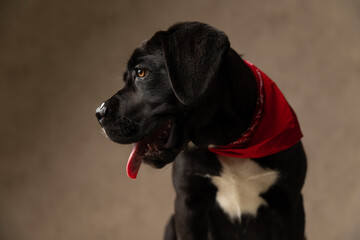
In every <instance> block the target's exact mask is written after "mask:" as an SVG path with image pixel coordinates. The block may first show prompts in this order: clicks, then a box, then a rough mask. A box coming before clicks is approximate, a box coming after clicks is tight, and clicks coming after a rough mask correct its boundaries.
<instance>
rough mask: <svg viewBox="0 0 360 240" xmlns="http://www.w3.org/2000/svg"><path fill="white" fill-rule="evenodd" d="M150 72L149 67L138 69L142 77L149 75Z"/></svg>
mask: <svg viewBox="0 0 360 240" xmlns="http://www.w3.org/2000/svg"><path fill="white" fill-rule="evenodd" d="M148 73H149V70H147V69H143V68H140V69H136V75H137V76H138V77H140V78H144V77H146V76H147V75H148Z"/></svg>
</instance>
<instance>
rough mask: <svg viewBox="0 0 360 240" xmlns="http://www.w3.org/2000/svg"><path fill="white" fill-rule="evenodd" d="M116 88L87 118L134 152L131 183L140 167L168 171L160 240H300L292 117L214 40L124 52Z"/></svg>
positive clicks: (298, 161) (267, 86)
mask: <svg viewBox="0 0 360 240" xmlns="http://www.w3.org/2000/svg"><path fill="white" fill-rule="evenodd" d="M124 82H125V85H124V88H123V89H121V90H120V91H118V92H117V93H116V94H115V95H114V96H112V97H111V98H110V99H109V100H107V101H105V102H103V103H102V104H101V105H100V107H99V108H97V110H96V116H97V118H98V120H99V122H100V125H101V127H102V129H103V130H104V132H105V133H106V135H107V136H108V137H109V138H110V139H111V140H113V141H115V142H117V143H120V144H130V143H133V144H134V145H133V151H132V153H131V154H130V157H129V160H128V164H127V172H128V175H129V177H130V178H136V175H137V173H138V170H139V168H140V165H141V164H142V163H146V164H150V165H151V166H153V167H155V168H162V167H163V166H165V165H166V164H169V163H171V162H174V163H173V185H174V187H175V190H176V194H177V196H176V201H175V213H174V215H173V216H172V217H171V218H170V221H169V222H168V225H167V227H166V231H165V239H166V240H170V239H172V240H174V239H178V240H190V239H194V240H201V239H212V240H232V239H239V240H240V239H241V240H250V239H251V240H260V239H261V240H303V239H305V237H304V225H305V217H304V209H303V200H302V194H301V189H302V186H303V184H304V179H305V172H306V157H305V153H304V149H303V146H302V143H301V140H300V139H301V137H302V134H301V131H300V128H299V125H298V121H297V119H296V115H295V113H294V112H293V111H292V109H291V107H290V106H289V105H288V103H287V102H286V100H285V98H284V96H283V95H282V94H281V92H280V91H279V89H278V88H277V87H276V85H275V83H274V82H272V81H271V80H270V79H269V78H268V77H267V76H266V75H265V74H264V73H263V72H261V71H260V70H259V69H258V68H257V67H255V66H254V65H253V64H251V63H250V62H247V61H246V60H243V59H242V58H241V56H240V55H238V54H237V53H236V52H235V50H234V49H232V48H231V47H230V43H229V40H228V37H227V36H226V35H225V34H224V33H223V32H221V31H219V30H217V29H215V28H213V27H211V26H209V25H206V24H203V23H199V22H183V23H178V24H175V25H173V26H172V27H170V28H169V29H168V30H167V31H159V32H157V33H156V34H155V35H154V36H153V37H152V38H151V39H149V40H148V41H146V42H144V43H143V44H142V45H141V46H140V47H138V48H137V49H135V51H134V52H133V54H132V56H131V58H130V60H129V61H128V64H127V69H126V72H125V73H124ZM169 200H170V199H169Z"/></svg>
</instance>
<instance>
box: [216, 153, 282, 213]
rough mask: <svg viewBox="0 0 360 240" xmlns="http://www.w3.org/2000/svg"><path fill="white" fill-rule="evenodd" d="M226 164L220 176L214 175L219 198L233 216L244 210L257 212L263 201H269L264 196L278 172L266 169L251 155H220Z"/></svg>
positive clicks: (222, 161) (227, 211) (263, 203)
mask: <svg viewBox="0 0 360 240" xmlns="http://www.w3.org/2000/svg"><path fill="white" fill-rule="evenodd" d="M218 159H219V161H220V163H221V165H222V171H221V174H220V176H211V177H210V178H211V180H212V183H213V184H214V185H215V186H216V187H217V189H218V191H217V194H216V201H217V203H218V204H219V206H220V207H221V208H222V210H223V211H224V212H225V213H226V214H227V215H228V216H229V217H230V218H231V219H240V217H241V214H251V215H256V213H257V210H258V208H259V207H260V206H261V205H267V203H266V201H265V200H264V199H263V198H262V197H261V196H260V194H261V193H264V192H266V191H267V190H268V189H269V188H270V187H271V186H272V185H273V184H274V183H275V182H276V179H277V177H278V173H277V172H276V171H274V170H271V169H266V168H263V167H261V166H260V165H258V164H257V163H256V162H254V161H252V160H250V159H243V158H231V157H225V156H220V155H218Z"/></svg>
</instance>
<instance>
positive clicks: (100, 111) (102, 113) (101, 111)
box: [95, 102, 106, 121]
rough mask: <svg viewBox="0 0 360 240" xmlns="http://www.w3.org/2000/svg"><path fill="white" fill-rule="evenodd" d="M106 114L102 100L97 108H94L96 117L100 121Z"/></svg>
mask: <svg viewBox="0 0 360 240" xmlns="http://www.w3.org/2000/svg"><path fill="white" fill-rule="evenodd" d="M105 114H106V107H105V102H103V103H102V104H101V105H100V106H99V107H98V108H97V109H96V113H95V115H96V118H97V119H98V120H99V121H101V120H102V119H103V118H104V116H105Z"/></svg>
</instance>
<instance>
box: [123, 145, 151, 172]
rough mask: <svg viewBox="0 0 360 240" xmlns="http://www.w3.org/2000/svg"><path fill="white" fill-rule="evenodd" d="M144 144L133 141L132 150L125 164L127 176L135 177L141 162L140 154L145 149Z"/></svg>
mask: <svg viewBox="0 0 360 240" xmlns="http://www.w3.org/2000/svg"><path fill="white" fill-rule="evenodd" d="M145 145H146V144H142V143H141V142H139V143H134V145H133V149H132V152H131V153H130V157H129V160H128V162H127V166H126V172H127V175H128V176H129V178H131V179H136V176H137V173H138V171H139V168H140V166H141V163H142V154H143V152H144V150H145Z"/></svg>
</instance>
